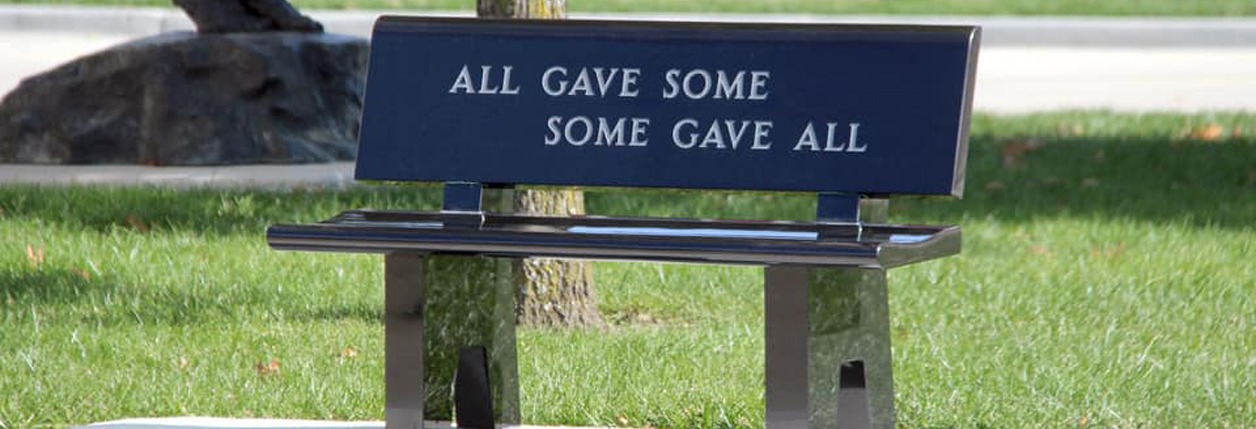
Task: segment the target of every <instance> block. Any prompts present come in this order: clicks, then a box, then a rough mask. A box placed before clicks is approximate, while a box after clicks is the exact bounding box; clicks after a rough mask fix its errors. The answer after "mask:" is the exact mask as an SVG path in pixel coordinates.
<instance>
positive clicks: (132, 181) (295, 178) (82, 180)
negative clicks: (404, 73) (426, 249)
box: [0, 162, 356, 189]
mask: <svg viewBox="0 0 1256 429" xmlns="http://www.w3.org/2000/svg"><path fill="white" fill-rule="evenodd" d="M353 167H354V165H353V163H352V162H337V163H328V164H296V165H287V164H285V165H239V166H216V167H145V166H135V165H29V164H0V184H27V185H49V186H66V185H101V186H104V185H107V186H161V187H171V188H180V189H185V188H260V189H292V188H295V187H318V188H347V187H351V186H356V182H354V181H353Z"/></svg>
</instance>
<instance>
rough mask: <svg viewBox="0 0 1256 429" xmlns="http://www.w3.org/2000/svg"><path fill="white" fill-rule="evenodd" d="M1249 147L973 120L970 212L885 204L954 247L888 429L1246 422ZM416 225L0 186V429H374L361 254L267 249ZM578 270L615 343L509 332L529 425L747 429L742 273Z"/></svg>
mask: <svg viewBox="0 0 1256 429" xmlns="http://www.w3.org/2000/svg"><path fill="white" fill-rule="evenodd" d="M1254 135H1256V115H1251V114H1235V115H1228V114H1214V115H1197V116H1187V117H1182V116H1169V115H1147V116H1125V115H1112V114H1106V113H1094V112H1090V113H1062V114H1051V115H1035V116H1029V117H1010V118H1008V117H990V116H980V117H978V118H977V119H976V120H975V122H974V139H973V147H972V151H971V155H970V164H969V174H968V178H969V184H968V187H967V191H968V192H967V195H966V197H965V198H964V199H963V200H961V201H944V200H911V199H908V200H902V201H896V202H894V203H893V204H892V205H891V209H892V213H891V218H892V220H894V221H896V222H914V223H930V224H950V223H957V224H961V225H962V226H963V227H964V234H965V235H964V252H963V253H962V254H961V255H960V256H957V257H951V258H946V259H943V260H938V261H933V262H928V263H924V264H919V265H915V266H910V267H905V268H901V269H897V270H894V271H891V272H890V294H891V311H892V313H893V316H892V317H893V319H892V332H893V334H892V335H893V341H894V359H895V361H894V364H895V371H896V373H895V385H896V389H897V406H898V417H899V422H900V427H903V428H1005V427H1007V428H1021V427H1118V428H1174V427H1181V428H1196V427H1199V428H1202V427H1210V428H1223V427H1231V428H1242V427H1253V426H1252V425H1253V422H1256V334H1253V332H1256V264H1252V263H1251V261H1252V260H1254V259H1256V229H1254V228H1253V226H1252V223H1253V220H1256V198H1253V197H1252V195H1256V139H1254V138H1253V137H1252V136H1254ZM1029 141H1032V142H1034V143H1035V144H1031V145H1029V146H1028V147H1033V148H1036V149H1032V150H1027V151H1024V152H1023V153H1021V154H1020V155H1013V156H1010V158H1009V159H1007V160H1006V161H1007V163H1006V165H1005V159H1004V152H1005V151H1006V149H1005V148H1016V147H1023V146H1022V144H1023V143H1025V142H1029ZM1009 145H1010V146H1009ZM1011 152H1017V151H1014V150H1013V151H1011ZM588 200H589V206H590V209H591V211H594V212H597V213H603V214H619V215H642V214H648V215H682V216H718V217H734V218H760V217H763V218H792V219H803V218H806V217H808V216H809V215H810V214H811V213H812V212H813V210H814V203H813V202H811V199H810V198H808V197H806V196H800V195H784V196H781V195H775V196H766V195H762V194H725V193H674V192H647V193H630V194H627V195H625V194H624V193H619V192H606V191H604V190H598V191H596V192H591V193H590V194H589V195H588ZM436 205H437V203H436V194H435V192H434V191H433V189H431V188H423V187H406V188H399V189H396V188H395V189H354V190H349V191H322V190H304V191H295V192H264V191H209V190H200V191H172V190H162V189H117V188H77V187H76V188H62V187H49V188H37V187H29V186H3V187H0V333H2V334H0V392H4V393H5V394H4V395H0V427H3V428H26V427H46V426H53V427H62V426H67V425H71V424H76V423H86V422H91V421H102V420H108V419H117V418H125V417H140V416H170V415H215V416H236V417H245V416H259V417H262V416H264V417H285V418H317V419H322V418H329V419H381V418H382V415H383V383H382V378H383V369H382V366H383V345H382V336H383V329H382V324H381V314H382V311H383V296H382V286H381V285H382V275H381V266H382V264H381V258H380V257H378V256H373V255H346V254H309V253H290V252H275V251H271V250H269V249H268V248H267V247H266V244H265V242H264V238H263V232H264V229H265V227H266V226H267V225H269V224H272V223H276V222H308V221H313V220H318V219H322V218H325V217H328V216H330V215H332V214H334V213H336V212H338V211H340V210H344V209H350V208H359V207H376V208H428V209H430V208H434V207H436ZM28 246H29V248H30V249H31V250H32V253H34V256H33V257H32V256H31V255H28V250H27V249H28ZM39 249H43V253H44V257H43V259H42V262H41V261H40V258H39V256H38V254H39ZM596 268H597V277H596V278H597V283H598V292H599V294H600V307H601V309H602V311H603V312H604V313H605V314H606V315H607V316H608V318H609V319H610V320H613V321H616V323H615V324H614V325H613V326H612V327H611V328H608V329H606V330H602V331H554V330H538V329H523V330H522V331H521V333H520V339H519V342H520V349H521V352H520V370H521V373H522V379H523V387H522V389H523V396H524V397H523V401H524V402H523V406H524V416H525V419H526V420H527V421H529V422H534V423H546V424H578V425H626V426H635V427H642V426H656V427H665V428H690V427H695V428H696V427H703V428H708V427H761V425H762V419H763V403H762V395H763V393H762V385H763V373H762V369H761V368H762V360H763V358H762V347H763V340H762V332H763V328H762V323H763V311H762V291H761V289H760V287H759V276H760V274H759V271H758V270H756V269H753V268H747V267H710V266H691V265H652V264H640V263H634V264H620V263H599V264H598V265H597V267H596ZM272 360H273V361H277V362H279V364H280V367H279V370H278V371H269V370H267V371H259V370H258V369H257V365H258V364H263V366H266V365H268V364H269V362H271V361H272Z"/></svg>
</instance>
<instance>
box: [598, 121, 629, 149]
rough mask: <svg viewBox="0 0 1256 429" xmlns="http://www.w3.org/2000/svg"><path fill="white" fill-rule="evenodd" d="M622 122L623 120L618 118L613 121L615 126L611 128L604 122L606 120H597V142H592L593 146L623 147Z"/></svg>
mask: <svg viewBox="0 0 1256 429" xmlns="http://www.w3.org/2000/svg"><path fill="white" fill-rule="evenodd" d="M624 121H626V119H625V118H619V120H618V121H615V126H613V127H612V126H611V125H610V124H609V123H607V122H606V118H602V117H599V118H597V140H594V141H593V145H594V146H623V145H624Z"/></svg>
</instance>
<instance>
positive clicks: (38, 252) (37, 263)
mask: <svg viewBox="0 0 1256 429" xmlns="http://www.w3.org/2000/svg"><path fill="white" fill-rule="evenodd" d="M26 260H28V261H30V263H31V267H32V268H35V269H39V268H40V267H42V266H43V265H44V246H39V247H35V246H32V245H29V244H27V245H26Z"/></svg>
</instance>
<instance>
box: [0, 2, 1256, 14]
mask: <svg viewBox="0 0 1256 429" xmlns="http://www.w3.org/2000/svg"><path fill="white" fill-rule="evenodd" d="M5 2H7V3H50V4H59V3H70V4H90V5H137V6H168V5H169V4H170V2H168V1H163V0H68V1H65V0H45V1H31V0H5ZM293 4H295V5H297V6H298V7H301V8H319V9H417V10H472V9H474V8H475V2H474V1H471V0H294V1H293ZM568 8H569V9H570V10H571V11H573V12H694V13H805V14H926V15H935V14H940V15H957V14H958V15H965V14H968V15H1149V16H1246V15H1253V14H1256V1H1253V0H1051V1H1041V0H892V1H891V0H837V1H833V0H790V1H781V0H776V1H755V0H708V1H692V0H572V1H570V2H568Z"/></svg>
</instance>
